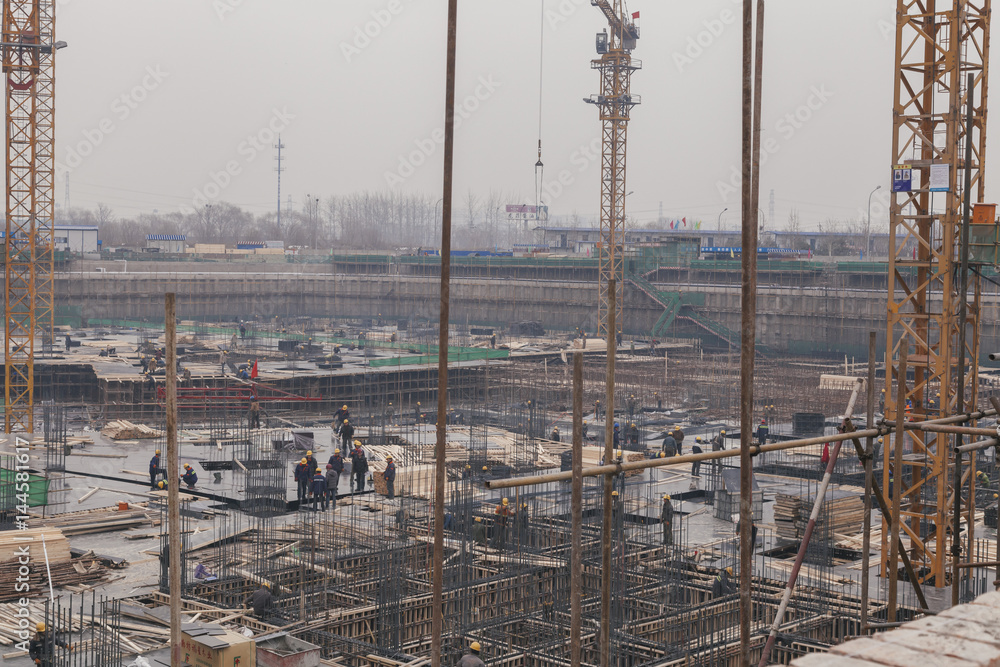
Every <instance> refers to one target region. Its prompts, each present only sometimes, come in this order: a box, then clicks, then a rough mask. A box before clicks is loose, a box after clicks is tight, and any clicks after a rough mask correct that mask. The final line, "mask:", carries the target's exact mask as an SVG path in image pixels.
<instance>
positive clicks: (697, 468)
mask: <svg viewBox="0 0 1000 667" xmlns="http://www.w3.org/2000/svg"><path fill="white" fill-rule="evenodd" d="M703 442H704V440H702V438H701V436H700V435H699V436H698V437H696V438H695V439H694V445H692V446H691V453H692V454H702V453H704V450H703V449H702V448H701V445H702V443H703ZM691 476H692V477H701V461H695V462H693V463H692V464H691Z"/></svg>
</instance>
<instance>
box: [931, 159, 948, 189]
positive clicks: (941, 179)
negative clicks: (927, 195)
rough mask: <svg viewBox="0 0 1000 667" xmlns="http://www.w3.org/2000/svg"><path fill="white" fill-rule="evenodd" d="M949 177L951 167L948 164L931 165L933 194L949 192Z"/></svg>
mask: <svg viewBox="0 0 1000 667" xmlns="http://www.w3.org/2000/svg"><path fill="white" fill-rule="evenodd" d="M948 176H949V165H946V164H932V165H931V178H930V191H931V192H948V190H950V188H949V187H948V180H949V178H948Z"/></svg>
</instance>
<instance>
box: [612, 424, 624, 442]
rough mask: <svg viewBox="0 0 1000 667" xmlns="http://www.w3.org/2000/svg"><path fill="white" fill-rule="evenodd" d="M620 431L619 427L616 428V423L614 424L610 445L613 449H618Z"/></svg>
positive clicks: (620, 440) (620, 439) (620, 438)
mask: <svg viewBox="0 0 1000 667" xmlns="http://www.w3.org/2000/svg"><path fill="white" fill-rule="evenodd" d="M620 429H621V427H620V426H618V422H615V430H614V433H612V436H611V444H612V445H613V446H614V447H618V446H619V445H621V442H622V436H621V431H620Z"/></svg>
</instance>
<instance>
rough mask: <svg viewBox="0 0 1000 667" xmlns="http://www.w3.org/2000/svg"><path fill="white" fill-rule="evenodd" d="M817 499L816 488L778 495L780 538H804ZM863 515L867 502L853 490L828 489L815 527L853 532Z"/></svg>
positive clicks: (776, 508)
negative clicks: (814, 489)
mask: <svg viewBox="0 0 1000 667" xmlns="http://www.w3.org/2000/svg"><path fill="white" fill-rule="evenodd" d="M815 501H816V493H815V491H806V492H803V493H778V494H776V495H775V501H774V525H775V532H776V533H777V535H778V537H779V538H780V539H783V540H789V541H797V540H801V539H802V537H803V536H804V535H805V530H806V524H808V522H809V515H810V513H811V512H812V508H813V504H814V503H815ZM863 518H864V501H863V500H862V499H861V496H859V495H858V494H857V493H856V492H855V491H854V490H853V489H829V490H828V491H827V494H826V498H825V500H824V502H823V506H822V508H820V512H819V516H818V517H817V519H816V529H817V530H820V531H827V530H828V531H830V532H831V533H849V532H854V531H856V530H857V528H858V527H859V526H861V524H862V520H863Z"/></svg>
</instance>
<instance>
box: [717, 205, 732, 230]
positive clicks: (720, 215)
mask: <svg viewBox="0 0 1000 667" xmlns="http://www.w3.org/2000/svg"><path fill="white" fill-rule="evenodd" d="M728 210H729V207H728V206H727V207H726V208H724V209H722V213H725V212H726V211H728ZM722 213H719V221H718V222H717V223H716V225H715V231H717V232H720V233H721V232H722Z"/></svg>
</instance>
